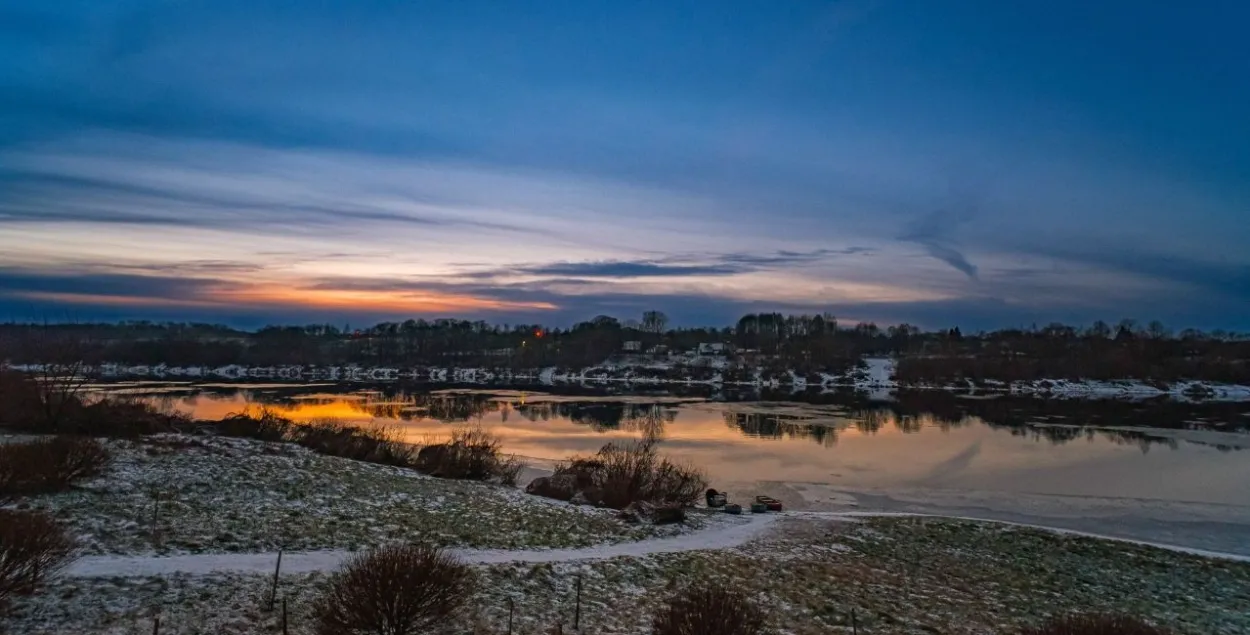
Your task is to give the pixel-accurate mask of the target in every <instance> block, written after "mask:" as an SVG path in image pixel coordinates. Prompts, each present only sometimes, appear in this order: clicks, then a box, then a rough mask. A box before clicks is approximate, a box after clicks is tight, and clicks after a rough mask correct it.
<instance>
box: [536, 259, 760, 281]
mask: <svg viewBox="0 0 1250 635" xmlns="http://www.w3.org/2000/svg"><path fill="white" fill-rule="evenodd" d="M513 271H515V272H516V273H526V274H533V275H550V276H583V277H588V278H657V277H668V276H727V275H732V274H735V273H742V272H743V271H746V269H745V268H742V267H735V266H732V265H727V264H709V265H675V264H664V263H660V262H628V261H620V260H604V261H600V262H554V263H550V264H545V265H533V266H525V267H516V268H514V269H513Z"/></svg>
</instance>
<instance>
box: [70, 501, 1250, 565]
mask: <svg viewBox="0 0 1250 635" xmlns="http://www.w3.org/2000/svg"><path fill="white" fill-rule="evenodd" d="M897 516H923V517H931V518H948V519H951V520H971V521H979V522H993V523H999V524H1003V525H1011V526H1017V527H1028V528H1031V529H1040V530H1045V531H1054V532H1057V533H1063V534H1069V535H1077V536H1085V537H1089V538H1098V539H1102V540H1112V541H1117V542H1125V543H1131V544H1139V545H1147V546H1151V547H1157V548H1160V549H1167V550H1170V551H1177V552H1181V553H1187V554H1191V555H1197V556H1203V557H1208V558H1220V559H1226V560H1237V561H1241V562H1250V556H1244V555H1239V554H1230V553H1223V552H1215V551H1206V550H1202V549H1191V548H1186V547H1178V546H1175V545H1168V544H1162V543H1156V542H1149V541H1142V540H1132V539H1125V538H1120V537H1116V536H1107V535H1103V534H1096V533H1090V532H1083V531H1073V530H1070V529H1064V528H1060V527H1047V526H1044V525H1036V524H1031V523H1017V522H1010V521H1001V520H995V519H989V518H975V517H968V516H942V515H936V514H916V513H906V512H903V513H899V512H812V511H799V512H786V513H784V514H767V515H761V516H749V517H747V518H746V519H745V521H744V522H741V523H737V524H733V525H725V526H720V527H716V528H714V529H707V530H702V531H695V532H691V533H688V534H683V535H681V536H674V537H672V538H656V539H653V540H641V541H638V542H626V543H619V544H613V545H601V546H597V547H584V548H580V549H540V550H515V551H512V550H506V549H454V550H452V552H453V553H455V554H456V555H457V556H459V557H460V558H461V559H463V560H464V561H465V562H468V563H470V564H499V563H505V562H571V561H576V560H607V559H609V558H619V557H640V556H647V555H652V554H660V553H678V552H683V551H699V550H704V549H731V548H733V547H737V546H740V545H742V544H745V543H746V542H748V541H750V540H752V539H753V538H756V537H758V536H760V535H761V534H763V533H764V532H765V531H766V530H768V529H769V528H770V527H772V526H773V525H774V524H775V523H777V521H779V520H781V519H782V518H818V519H824V520H834V521H837V520H841V521H848V522H853V521H855V520H856V519H859V518H868V517H897ZM351 553H352V552H350V551H342V550H335V551H311V552H302V553H287V554H283V556H282V572H283V573H309V572H314V571H333V570H335V569H337V568H338V566H339V565H340V564H341V563H342V562H343V560H344V559H346V558H347V557H348V556H350V555H351ZM277 558H278V554H277V553H276V552H269V553H224V554H189V555H179V556H89V557H86V558H80V559H79V560H77V561H76V562H74V563H73V564H72V565H70V567H69V568H68V569H67V570H66V572H65V574H66V575H69V576H73V577H113V576H117V577H137V576H153V575H168V574H174V573H181V574H190V575H204V574H209V573H220V572H230V573H272V572H273V570H274V565H275V564H276V562H277Z"/></svg>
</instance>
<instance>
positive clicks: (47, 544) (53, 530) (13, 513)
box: [0, 509, 75, 613]
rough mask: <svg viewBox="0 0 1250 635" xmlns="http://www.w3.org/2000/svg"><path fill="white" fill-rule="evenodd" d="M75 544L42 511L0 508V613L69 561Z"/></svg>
mask: <svg viewBox="0 0 1250 635" xmlns="http://www.w3.org/2000/svg"><path fill="white" fill-rule="evenodd" d="M74 549H75V544H74V541H73V539H72V538H70V537H69V535H68V534H67V533H66V532H65V530H64V529H62V528H61V527H60V525H57V523H56V521H54V520H52V518H51V517H50V516H48V515H47V514H44V513H41V512H28V511H17V510H8V509H0V613H3V612H4V611H5V610H6V609H7V608H8V604H9V602H10V601H11V598H12V597H13V596H14V595H19V594H26V593H31V592H33V591H34V590H35V589H36V588H38V586H39V585H40V584H42V583H43V582H44V581H45V580H46V579H47V578H48V577H49V576H51V575H53V574H55V573H56V572H57V571H59V570H60V569H62V568H63V567H65V566H66V565H68V564H69V563H70V561H71V560H72V558H73V555H74Z"/></svg>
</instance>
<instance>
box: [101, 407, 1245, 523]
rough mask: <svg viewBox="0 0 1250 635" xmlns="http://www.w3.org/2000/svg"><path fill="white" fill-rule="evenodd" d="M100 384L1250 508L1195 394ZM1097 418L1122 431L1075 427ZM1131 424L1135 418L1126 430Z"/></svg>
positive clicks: (1225, 422)
mask: <svg viewBox="0 0 1250 635" xmlns="http://www.w3.org/2000/svg"><path fill="white" fill-rule="evenodd" d="M94 388H95V389H97V390H101V391H107V392H112V393H122V394H135V395H140V396H142V397H143V398H144V399H148V400H151V401H153V402H155V403H158V404H159V405H161V406H162V407H165V408H171V409H173V410H177V411H179V412H183V413H186V414H188V415H190V416H192V417H194V418H197V419H210V420H211V419H220V418H222V417H224V416H226V415H227V414H229V413H232V412H240V411H243V410H245V409H247V408H249V407H251V408H258V407H265V408H269V409H271V410H273V411H275V412H277V413H279V414H281V415H282V416H285V417H289V418H291V419H294V420H297V421H307V420H312V419H324V418H335V419H340V420H344V421H348V422H352V423H357V424H362V425H385V426H388V427H391V428H393V429H394V430H396V431H397V432H399V433H400V434H401V435H402V436H403V438H404V439H406V440H409V441H412V442H414V443H420V442H422V441H425V440H428V439H431V438H436V437H439V436H445V435H446V434H447V433H448V431H449V430H450V429H452V427H453V426H454V425H457V424H461V425H462V424H465V423H471V424H474V425H480V426H482V427H484V428H487V429H489V430H491V431H492V432H494V433H496V434H497V435H499V437H501V438H502V439H503V442H504V448H505V451H507V452H509V453H515V454H519V455H522V456H525V457H530V458H532V459H536V460H537V461H535V463H537V464H539V465H543V464H545V463H548V462H551V461H555V460H560V459H564V458H567V457H569V456H571V455H574V454H587V453H592V452H594V451H595V450H596V449H598V448H599V447H600V446H602V445H603V444H604V443H606V442H608V441H610V440H613V439H628V438H636V437H638V436H640V435H642V434H643V432H644V431H648V430H650V431H654V432H656V433H658V434H659V435H660V437H661V438H662V439H663V444H662V448H663V449H664V451H665V452H666V453H667V454H669V455H672V456H675V457H678V458H680V459H682V460H684V461H686V462H689V463H692V464H694V465H696V466H698V467H700V468H702V469H703V470H705V471H706V472H707V474H708V475H709V477H710V480H711V481H712V483H713V486H715V485H716V484H718V483H724V482H742V481H746V480H766V481H777V482H787V483H825V484H830V485H837V486H845V487H850V488H942V489H956V490H981V491H995V492H1005V493H1019V494H1052V495H1064V496H1094V497H1117V498H1143V499H1158V500H1166V501H1183V502H1199V503H1215V504H1232V505H1250V488H1247V487H1245V483H1247V482H1250V452H1245V451H1242V450H1241V449H1240V448H1241V447H1243V446H1244V445H1250V443H1243V441H1250V434H1247V433H1246V432H1245V431H1244V427H1237V428H1231V429H1230V425H1231V424H1235V423H1237V422H1238V420H1239V419H1238V418H1239V417H1240V418H1241V421H1242V422H1243V423H1244V420H1245V413H1244V412H1243V410H1244V406H1237V407H1236V409H1237V411H1236V412H1232V413H1229V412H1227V411H1221V412H1220V417H1222V418H1220V417H1217V418H1216V420H1214V421H1213V420H1212V418H1211V416H1210V413H1204V412H1203V411H1202V410H1201V409H1200V408H1199V407H1197V406H1193V405H1189V406H1184V408H1185V410H1182V411H1177V412H1175V413H1174V414H1173V417H1174V418H1175V419H1176V420H1177V423H1178V425H1176V426H1173V427H1171V428H1162V427H1155V428H1151V427H1141V426H1142V423H1143V422H1144V421H1145V422H1149V421H1150V418H1149V417H1146V416H1144V415H1140V414H1137V413H1141V412H1150V411H1156V410H1158V409H1159V407H1158V406H1155V405H1152V404H1145V405H1143V404H1136V405H1132V404H1129V405H1128V406H1129V407H1130V408H1132V409H1128V410H1123V411H1122V412H1120V413H1119V414H1120V416H1119V417H1117V416H1116V413H1115V412H1114V411H1113V412H1111V413H1110V414H1108V413H1107V412H1105V410H1106V408H1108V407H1110V408H1117V407H1119V408H1123V407H1124V406H1125V404H1107V405H1105V406H1104V412H1101V414H1098V413H1095V412H1092V411H1091V412H1083V411H1081V410H1080V407H1087V406H1088V404H1081V405H1079V406H1078V407H1077V410H1076V411H1075V412H1070V413H1068V414H1056V412H1055V411H1054V409H1053V408H1050V407H1043V406H1053V405H1054V404H1046V403H1045V402H1042V401H1041V400H1036V399H1031V400H1023V401H1019V400H1018V401H1016V402H1015V405H1014V406H1012V407H1008V408H1003V406H1002V404H1001V403H997V404H994V405H995V406H996V408H997V409H996V410H994V411H989V410H987V406H986V404H984V403H977V402H978V401H980V402H986V401H988V400H985V399H981V400H970V399H962V400H958V401H956V402H955V403H956V404H957V405H960V406H962V407H961V408H959V409H954V408H952V407H951V406H949V405H947V403H948V402H944V403H942V404H920V405H919V406H917V407H912V408H910V409H909V408H907V407H900V405H899V404H897V403H893V404H892V403H888V402H884V403H883V402H866V401H856V400H855V399H854V396H853V395H848V396H846V398H844V399H837V398H834V399H832V400H831V401H832V403H804V402H800V401H733V402H727V401H713V400H709V399H704V398H698V397H674V396H668V395H659V396H643V395H602V394H600V395H596V394H589V395H558V394H550V393H543V392H534V391H512V390H473V389H465V390H436V391H420V390H414V391H405V390H403V389H399V388H396V387H393V386H390V387H380V388H378V389H361V388H359V387H338V386H334V385H318V384H298V385H289V384H255V385H236V384H176V383H118V384H101V385H97V386H95V387H94ZM826 401H830V400H826ZM1021 404H1024V405H1021ZM1029 404H1033V409H1034V412H1032V413H1031V414H1030V413H1029V412H1028V410H1029V407H1028V405H1029ZM925 406H931V408H932V409H931V410H926V409H925ZM1070 409H1071V408H1070ZM1004 410H1005V411H1006V414H1003V413H1002V411H1004ZM1022 411H1023V412H1022ZM977 412H982V413H984V416H978V415H977V414H975V413H977ZM1156 416H1157V415H1156ZM996 419H997V420H998V421H996ZM1003 420H1006V421H1007V422H1006V423H1004V422H1003ZM1091 422H1093V423H1095V424H1096V425H1099V426H1107V427H1115V428H1116V429H1114V430H1113V429H1105V428H1090V427H1076V426H1077V425H1082V424H1090V423H1091ZM1155 423H1157V422H1155ZM1179 424H1185V425H1179ZM1127 426H1131V427H1133V429H1131V430H1126V429H1121V428H1123V427H1127ZM1192 428H1201V430H1197V431H1195V430H1193V429H1192ZM1178 437H1179V438H1178ZM1186 439H1188V440H1186Z"/></svg>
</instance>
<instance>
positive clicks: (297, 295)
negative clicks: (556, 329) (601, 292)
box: [216, 286, 558, 313]
mask: <svg viewBox="0 0 1250 635" xmlns="http://www.w3.org/2000/svg"><path fill="white" fill-rule="evenodd" d="M216 295H217V297H219V298H220V299H221V300H222V301H223V302H225V301H228V302H231V303H244V304H256V305H273V304H280V305H298V306H306V307H313V308H318V309H356V310H374V311H391V312H412V313H447V312H455V311H460V310H495V311H499V310H507V309H537V310H552V309H556V308H558V307H556V305H554V304H551V303H550V302H511V301H506V300H493V299H489V298H480V297H475V296H471V295H463V294H454V293H439V292H437V291H407V290H405V291H373V290H357V289H315V290H309V289H298V288H289V287H277V286H269V287H253V288H249V289H246V290H239V291H234V290H231V291H223V292H219V293H217V294H216Z"/></svg>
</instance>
